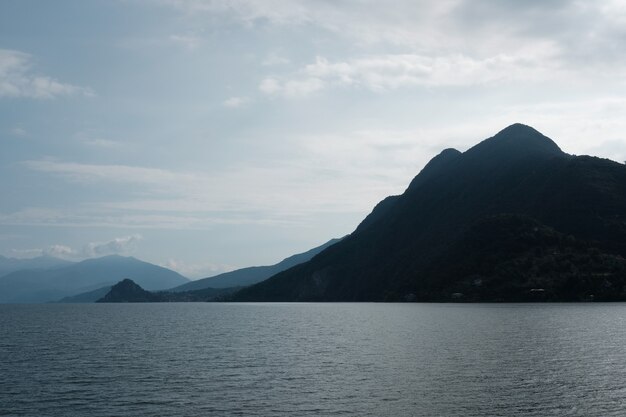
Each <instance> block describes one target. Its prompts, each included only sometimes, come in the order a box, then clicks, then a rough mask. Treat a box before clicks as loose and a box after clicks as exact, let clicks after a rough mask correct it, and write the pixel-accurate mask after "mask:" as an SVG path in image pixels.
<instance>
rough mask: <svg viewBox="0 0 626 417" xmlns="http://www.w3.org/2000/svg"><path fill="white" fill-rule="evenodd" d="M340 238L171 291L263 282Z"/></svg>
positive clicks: (241, 285) (311, 256)
mask: <svg viewBox="0 0 626 417" xmlns="http://www.w3.org/2000/svg"><path fill="white" fill-rule="evenodd" d="M340 240H341V239H331V240H329V241H328V242H326V243H324V244H323V245H321V246H318V247H316V248H313V249H311V250H308V251H306V252H303V253H299V254H297V255H293V256H290V257H288V258H286V259H283V260H282V261H281V262H279V263H277V264H275V265H270V266H252V267H249V268H242V269H237V270H236V271H231V272H226V273H223V274H220V275H216V276H214V277H209V278H203V279H199V280H196V281H191V282H188V283H186V284H183V285H180V286H178V287H176V288H172V289H170V290H169V291H173V292H181V291H193V290H200V289H203V288H232V287H245V286H248V285H252V284H256V283H257V282H261V281H263V280H265V279H267V278H269V277H271V276H272V275H275V274H277V273H279V272H281V271H284V270H285V269H289V268H291V267H292V266H295V265H298V264H301V263H303V262H306V261H308V260H310V259H311V258H313V257H314V256H315V255H317V254H318V253H320V252H321V251H323V250H324V249H326V248H328V247H330V246H331V245H334V244H335V243H337V242H339V241H340Z"/></svg>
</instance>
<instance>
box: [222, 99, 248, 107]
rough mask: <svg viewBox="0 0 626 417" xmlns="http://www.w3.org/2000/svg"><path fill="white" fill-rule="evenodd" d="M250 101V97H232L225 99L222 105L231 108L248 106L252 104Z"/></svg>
mask: <svg viewBox="0 0 626 417" xmlns="http://www.w3.org/2000/svg"><path fill="white" fill-rule="evenodd" d="M250 101H251V100H250V98H249V97H230V98H229V99H227V100H224V102H223V103H222V105H223V106H224V107H228V108H230V109H237V108H241V107H245V106H247V105H248V104H250Z"/></svg>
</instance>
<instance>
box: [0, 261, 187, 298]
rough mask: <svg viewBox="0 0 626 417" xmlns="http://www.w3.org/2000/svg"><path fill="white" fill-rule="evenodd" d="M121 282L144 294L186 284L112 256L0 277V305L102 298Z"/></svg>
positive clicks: (175, 275)
mask: <svg viewBox="0 0 626 417" xmlns="http://www.w3.org/2000/svg"><path fill="white" fill-rule="evenodd" d="M52 263H54V262H52ZM124 278H131V279H133V280H134V281H136V282H137V283H138V284H140V285H141V286H143V287H144V288H146V289H148V290H162V289H166V288H171V287H174V286H178V285H181V284H184V283H186V282H189V280H188V279H187V278H185V277H183V276H182V275H180V274H178V273H177V272H174V271H171V270H169V269H166V268H162V267H160V266H156V265H152V264H149V263H147V262H143V261H140V260H138V259H135V258H132V257H122V256H117V255H112V256H105V257H102V258H96V259H87V260H85V261H82V262H78V263H69V264H67V263H65V262H64V261H59V263H58V264H57V265H56V266H52V267H49V268H40V269H24V270H18V271H15V272H11V273H8V274H7V275H4V276H1V277H0V303H39V302H49V301H57V300H59V299H61V298H64V297H68V296H73V295H76V294H81V293H84V292H90V291H94V290H97V291H101V292H104V293H105V294H106V292H107V291H108V289H109V287H110V286H111V285H114V284H115V283H116V282H118V281H120V280H122V279H124ZM105 290H106V291H105ZM98 298H99V297H98Z"/></svg>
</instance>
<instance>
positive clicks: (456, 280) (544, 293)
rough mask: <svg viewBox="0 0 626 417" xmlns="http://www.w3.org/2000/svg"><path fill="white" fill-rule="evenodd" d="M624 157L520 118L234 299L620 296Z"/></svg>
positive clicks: (624, 281) (624, 279)
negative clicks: (589, 149)
mask: <svg viewBox="0 0 626 417" xmlns="http://www.w3.org/2000/svg"><path fill="white" fill-rule="evenodd" d="M625 256H626V167H625V166H624V165H622V164H619V163H616V162H613V161H609V160H606V159H600V158H594V157H590V156H572V155H568V154H566V153H564V152H562V151H561V149H560V148H559V147H558V146H557V145H556V143H554V142H553V141H552V140H551V139H549V138H547V137H545V136H544V135H542V134H541V133H539V132H537V131H536V130H534V129H532V128H531V127H528V126H524V125H521V124H516V125H512V126H509V127H507V128H506V129H504V130H502V131H501V132H499V133H498V134H497V135H495V136H494V137H492V138H489V139H487V140H485V141H483V142H481V143H479V144H478V145H476V146H474V147H473V148H471V149H469V150H467V151H466V152H464V153H461V152H458V151H456V150H451V149H448V150H445V151H443V152H442V153H441V154H440V155H438V156H436V157H435V158H434V159H433V160H432V161H430V162H429V163H428V164H427V165H426V166H425V167H424V169H423V170H422V171H421V172H420V173H419V174H418V175H417V176H416V177H415V178H414V179H413V181H412V182H411V183H410V185H409V187H408V188H407V190H406V191H405V192H404V193H403V194H402V195H400V196H394V197H390V198H387V199H385V200H383V201H382V202H381V203H379V204H378V205H377V206H376V207H375V208H374V210H373V211H372V213H371V214H370V215H369V216H368V217H367V218H366V219H365V220H364V221H363V222H362V223H361V224H360V225H359V227H358V228H357V229H356V230H355V231H354V232H353V233H352V234H351V235H350V236H348V237H347V238H345V239H343V240H342V241H341V242H339V243H337V244H335V245H333V246H332V247H330V248H328V249H326V250H324V251H323V252H321V253H320V254H319V255H317V256H316V257H315V258H314V259H312V260H311V261H309V262H306V263H303V264H300V265H297V266H295V267H293V268H291V269H288V270H286V271H284V272H281V273H279V274H277V275H275V276H273V277H272V278H270V279H268V280H266V281H264V282H262V283H260V284H256V285H254V286H251V287H248V288H246V289H243V290H242V291H240V292H239V293H237V294H236V295H235V297H234V299H236V300H289V301H295V300H327V301H333V300H346V301H382V300H428V301H445V300H451V299H467V300H525V299H537V298H542V299H553V300H581V299H590V298H591V296H592V295H593V296H594V298H595V299H626V293H625V292H624V290H625V289H626V288H625V285H626V261H625V260H624V257H625Z"/></svg>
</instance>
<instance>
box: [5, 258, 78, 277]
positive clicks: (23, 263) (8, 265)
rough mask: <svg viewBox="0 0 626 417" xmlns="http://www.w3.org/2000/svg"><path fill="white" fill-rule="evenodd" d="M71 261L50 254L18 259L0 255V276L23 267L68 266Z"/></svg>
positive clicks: (48, 267)
mask: <svg viewBox="0 0 626 417" xmlns="http://www.w3.org/2000/svg"><path fill="white" fill-rule="evenodd" d="M72 263H73V262H70V261H65V260H63V259H58V258H54V257H52V256H38V257H36V258H27V259H18V258H5V257H4V256H2V255H0V277H1V276H3V275H7V274H10V273H11V272H15V271H20V270H23V269H50V268H56V267H60V266H68V265H71V264H72Z"/></svg>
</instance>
